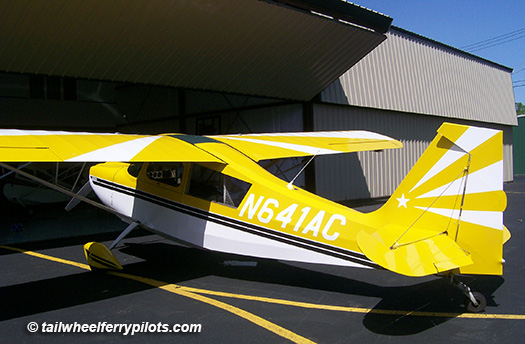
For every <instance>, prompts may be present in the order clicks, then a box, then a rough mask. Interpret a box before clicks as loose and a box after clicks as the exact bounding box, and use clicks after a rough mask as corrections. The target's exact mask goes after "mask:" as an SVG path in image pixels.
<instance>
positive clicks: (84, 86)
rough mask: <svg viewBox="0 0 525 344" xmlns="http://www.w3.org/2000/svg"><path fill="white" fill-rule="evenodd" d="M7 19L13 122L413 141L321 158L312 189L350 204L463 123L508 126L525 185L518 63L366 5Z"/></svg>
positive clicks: (378, 189)
mask: <svg viewBox="0 0 525 344" xmlns="http://www.w3.org/2000/svg"><path fill="white" fill-rule="evenodd" d="M0 13H1V15H0V16H1V17H2V19H0V43H1V44H0V46H1V47H2V48H1V49H2V53H1V54H0V127H2V128H25V129H49V130H57V129H60V130H85V131H111V132H114V131H118V132H129V133H159V132H182V133H188V134H219V133H221V134H224V133H249V132H287V131H311V130H315V131H319V130H351V129H365V130H371V131H375V132H379V133H382V134H386V135H389V136H392V137H394V138H396V139H399V140H401V141H402V142H403V144H404V148H403V149H401V150H395V151H383V152H364V153H354V154H348V155H345V156H329V157H317V158H316V159H315V160H314V164H312V165H310V166H309V168H308V169H307V171H306V173H305V175H304V176H302V179H303V180H302V183H303V184H304V185H306V187H307V188H308V189H310V190H313V191H315V192H316V193H318V194H320V195H322V196H325V197H328V198H330V199H333V200H336V201H343V200H351V199H363V198H375V197H384V196H388V195H390V194H391V193H392V192H393V191H394V190H395V188H396V186H397V185H398V184H399V183H400V181H401V180H402V179H403V177H404V176H405V175H406V174H407V173H408V171H409V169H410V168H411V166H412V165H413V164H414V163H415V161H416V160H417V159H418V157H419V156H420V155H421V154H422V152H423V150H424V149H425V148H426V146H427V145H428V144H429V142H430V141H431V140H432V138H433V137H434V136H435V133H436V130H437V128H438V127H439V126H440V125H441V123H443V122H444V121H450V122H455V123H461V124H463V123H466V124H474V125H478V126H485V127H489V128H496V129H500V130H503V132H504V165H505V175H504V178H505V180H506V181H510V180H512V178H513V175H512V169H513V166H512V126H514V125H516V124H517V119H516V115H515V107H514V94H513V88H512V80H511V72H512V70H511V69H510V68H508V67H505V66H502V65H499V64H497V63H494V62H491V61H488V60H485V59H482V58H480V57H477V56H474V55H471V54H469V53H466V52H463V51H461V50H458V49H456V48H453V47H450V46H447V45H445V44H442V43H439V42H436V41H434V40H431V39H429V38H426V37H422V36H420V35H417V34H415V33H411V32H408V31H406V30H403V29H401V28H398V27H393V26H391V22H392V19H391V18H389V17H388V16H385V15H383V14H380V13H377V12H375V11H372V10H368V9H365V8H363V7H360V6H358V5H354V4H351V3H347V2H344V1H341V0H326V1H319V0H274V1H270V0H267V1H260V0H224V1H212V0H197V1H190V0H173V1H160V0H131V1H122V2H117V3H115V2H106V1H91V0H90V1H82V2H76V1H66V0H62V1H59V0H53V1H46V2H30V1H19V0H5V1H0ZM282 169H285V168H284V167H282ZM294 173H295V170H292V171H290V172H288V175H287V176H286V177H287V178H290V175H291V174H292V177H293V174H294Z"/></svg>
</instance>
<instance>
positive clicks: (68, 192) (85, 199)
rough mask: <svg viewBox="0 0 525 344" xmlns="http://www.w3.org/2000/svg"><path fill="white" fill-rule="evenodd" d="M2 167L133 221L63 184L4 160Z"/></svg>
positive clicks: (127, 220)
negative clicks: (57, 183) (32, 173)
mask: <svg viewBox="0 0 525 344" xmlns="http://www.w3.org/2000/svg"><path fill="white" fill-rule="evenodd" d="M0 167H3V168H5V169H8V170H10V171H13V172H15V173H17V174H19V175H21V176H22V177H25V178H27V179H30V180H32V181H35V182H37V183H40V184H42V185H44V186H46V187H48V188H50V189H53V190H55V191H58V192H62V193H63V194H66V195H68V196H70V197H73V198H76V199H79V200H81V201H83V202H86V203H87V204H90V205H92V206H94V207H97V208H99V209H102V210H105V211H107V212H109V213H111V214H114V215H117V216H118V217H119V218H121V219H123V220H126V222H128V223H131V222H133V219H132V218H130V217H128V216H125V215H122V214H121V213H119V212H118V211H116V210H115V209H113V208H111V207H108V206H106V205H104V204H101V203H99V202H95V201H93V200H91V199H89V198H87V197H84V196H81V195H79V194H76V193H74V192H72V191H69V190H68V189H66V188H63V187H61V186H58V185H55V184H53V183H50V182H48V181H45V180H43V179H40V178H38V177H35V176H33V175H31V174H29V173H27V172H24V171H22V170H20V169H18V168H16V167H13V166H10V165H7V164H5V163H3V162H0Z"/></svg>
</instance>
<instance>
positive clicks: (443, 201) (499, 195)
mask: <svg viewBox="0 0 525 344" xmlns="http://www.w3.org/2000/svg"><path fill="white" fill-rule="evenodd" d="M462 196H463V195H462V194H458V195H451V196H441V197H439V198H437V199H436V197H429V198H416V199H412V200H410V201H409V202H408V205H410V206H418V207H423V208H426V207H429V206H430V205H432V207H433V208H453V207H454V205H456V207H455V209H459V208H460V206H461V199H462ZM506 207H507V197H506V196H505V192H504V191H490V192H479V193H472V194H465V200H464V203H463V209H464V210H478V211H504V210H505V208H506Z"/></svg>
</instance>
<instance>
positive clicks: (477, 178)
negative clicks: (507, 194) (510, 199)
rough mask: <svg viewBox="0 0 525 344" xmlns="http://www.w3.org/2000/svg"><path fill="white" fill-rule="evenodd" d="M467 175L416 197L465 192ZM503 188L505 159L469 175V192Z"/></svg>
mask: <svg viewBox="0 0 525 344" xmlns="http://www.w3.org/2000/svg"><path fill="white" fill-rule="evenodd" d="M464 182H465V177H462V178H459V179H456V180H454V181H453V182H452V183H450V184H446V185H443V186H440V187H438V188H436V189H434V190H432V191H429V192H427V193H425V194H423V195H420V196H417V197H416V198H431V197H439V196H457V195H462V194H463V183H464ZM500 190H503V161H502V160H500V161H498V162H496V163H494V164H492V165H490V166H487V167H485V168H482V169H481V170H479V171H476V172H474V173H472V174H469V176H468V182H467V189H466V192H465V193H467V194H473V193H479V192H490V191H500Z"/></svg>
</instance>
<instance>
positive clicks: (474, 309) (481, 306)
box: [465, 292, 487, 313]
mask: <svg viewBox="0 0 525 344" xmlns="http://www.w3.org/2000/svg"><path fill="white" fill-rule="evenodd" d="M472 295H474V298H475V299H476V301H478V305H477V306H475V305H474V304H473V303H472V301H471V300H470V299H469V298H468V297H467V300H466V302H465V306H466V307H467V311H469V312H470V313H480V312H483V311H484V310H485V307H486V306H487V299H486V298H485V296H483V294H481V293H478V292H473V293H472Z"/></svg>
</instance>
